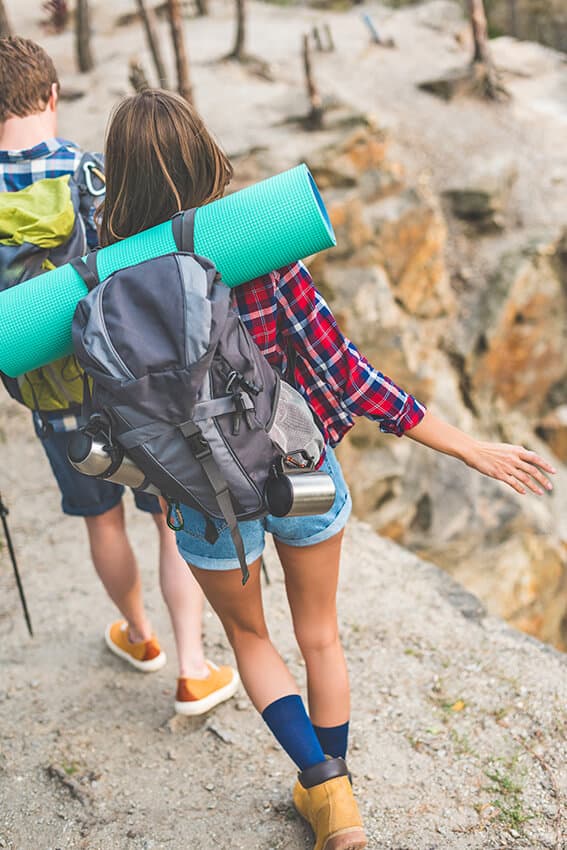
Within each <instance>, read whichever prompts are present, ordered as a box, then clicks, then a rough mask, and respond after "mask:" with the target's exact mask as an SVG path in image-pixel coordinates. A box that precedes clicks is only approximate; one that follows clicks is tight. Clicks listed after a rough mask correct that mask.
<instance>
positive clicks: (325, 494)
mask: <svg viewBox="0 0 567 850" xmlns="http://www.w3.org/2000/svg"><path fill="white" fill-rule="evenodd" d="M335 496H336V489H335V484H334V481H333V479H332V478H331V476H330V475H327V473H326V472H312V471H308V472H305V471H302V472H299V471H298V472H285V473H283V472H279V473H277V474H276V475H273V476H272V477H271V478H270V479H269V480H268V483H267V485H266V491H265V500H266V507H267V508H268V510H269V512H270V513H271V514H273V516H315V515H318V514H326V513H327V511H329V510H330V509H331V508H332V506H333V502H334V501H335Z"/></svg>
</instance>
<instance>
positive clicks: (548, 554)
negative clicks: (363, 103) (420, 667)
mask: <svg viewBox="0 0 567 850" xmlns="http://www.w3.org/2000/svg"><path fill="white" fill-rule="evenodd" d="M330 163H334V166H333V167H331V165H330ZM309 165H310V167H311V168H312V170H313V173H314V174H315V175H316V176H317V179H319V177H322V178H323V180H324V181H325V184H324V185H325V197H326V199H328V207H329V211H330V215H331V219H332V222H333V225H334V227H335V230H336V234H337V240H338V246H339V247H338V248H337V249H336V250H334V251H332V252H326V253H325V254H323V255H318V256H317V257H315V258H313V262H312V263H311V264H310V265H311V270H312V272H313V275H314V277H315V279H316V280H317V282H318V285H320V288H321V289H322V291H323V294H324V295H325V297H326V298H327V299H328V300H329V301H330V303H331V306H332V308H333V311H334V312H335V314H336V315H337V317H338V318H339V321H340V323H341V326H342V327H343V329H344V330H345V332H346V333H347V335H349V336H350V337H351V338H352V339H353V340H354V342H355V343H356V344H357V345H358V346H359V347H360V348H361V350H362V351H363V352H364V353H365V355H366V356H367V357H368V358H369V360H370V361H371V362H372V363H374V364H375V365H376V366H377V367H378V368H380V370H381V371H383V372H384V373H385V374H388V375H389V376H390V377H392V378H393V380H395V381H396V382H397V383H398V384H400V385H401V386H403V387H404V388H405V389H407V390H408V391H410V392H412V393H413V394H414V395H415V396H417V397H418V398H419V399H420V400H421V401H423V402H424V403H425V404H427V405H430V406H431V407H432V408H433V409H434V410H435V411H436V412H439V413H440V415H442V416H443V417H444V418H446V419H448V420H449V421H451V422H453V423H454V424H456V425H457V426H459V427H461V428H463V429H464V430H466V431H468V432H469V433H472V434H473V435H475V436H478V437H481V438H485V439H497V440H500V439H505V440H506V441H509V442H515V443H518V442H520V443H522V444H524V445H527V446H528V447H529V448H533V449H536V450H538V451H540V452H541V453H543V454H547V455H549V454H550V451H553V452H554V453H555V454H556V458H557V462H558V466H560V463H559V462H560V461H561V460H563V461H564V460H565V457H566V455H567V445H566V443H567V437H566V434H567V424H566V423H567V414H566V413H565V410H567V406H566V402H567V399H566V398H565V393H567V389H566V387H567V275H566V273H565V244H566V240H565V236H564V235H560V234H555V235H554V236H548V237H542V236H541V235H539V236H538V237H537V238H530V239H528V240H527V242H526V243H524V244H523V245H521V246H520V247H517V248H514V249H513V250H511V249H509V248H508V249H505V248H504V246H505V245H506V244H507V243H506V241H505V240H503V243H502V245H503V247H502V248H501V249H500V250H501V256H500V257H499V258H497V260H496V261H495V262H494V266H493V271H492V272H490V273H487V274H486V276H485V277H483V278H482V279H475V280H474V281H473V282H472V284H471V285H470V286H469V292H468V294H467V298H459V297H457V292H458V289H456V288H455V287H454V286H452V285H451V279H450V278H451V275H450V272H449V268H448V263H447V257H448V254H449V245H448V228H447V221H446V218H445V216H444V214H443V210H442V207H441V205H440V203H439V200H438V199H437V198H436V197H434V196H433V194H432V193H431V191H429V189H428V187H427V184H420V185H418V186H409V185H407V184H406V185H402V180H403V173H404V170H403V168H402V167H401V166H400V165H399V164H396V163H389V156H388V141H387V138H386V137H385V136H384V134H383V133H382V132H380V131H379V130H376V128H372V127H365V128H364V129H362V130H359V131H357V132H355V133H350V134H349V135H347V136H346V137H345V138H343V139H342V140H341V141H340V142H339V144H338V145H337V156H336V158H333V156H332V150H330V149H329V148H325V149H324V150H323V151H321V153H320V155H314V156H313V157H312V161H310V163H309ZM497 165H498V167H494V163H493V164H489V166H488V167H487V168H486V169H485V172H484V175H485V178H482V176H479V175H480V172H478V171H477V172H475V173H474V174H471V175H469V182H468V184H467V185H469V186H476V187H477V189H478V191H479V194H478V196H476V199H475V201H474V204H477V206H475V205H474V204H473V203H472V197H473V196H472V192H469V194H467V193H466V191H465V190H464V189H463V190H462V192H463V194H460V195H459V194H457V195H449V196H447V198H446V199H447V201H448V208H447V214H448V215H452V214H454V215H455V217H456V218H455V220H457V218H459V219H462V218H467V219H468V221H467V224H466V227H469V225H471V224H472V226H471V228H470V229H469V230H467V229H466V227H465V230H464V232H463V233H462V234H461V244H462V243H463V240H464V242H467V241H470V242H471V245H472V246H475V247H476V244H477V242H478V239H479V238H482V233H490V234H491V235H490V236H489V237H487V238H491V239H494V235H493V234H494V225H495V223H496V220H495V216H496V217H497V218H498V222H499V224H500V225H503V224H504V223H505V222H506V220H507V217H506V215H505V213H506V208H507V206H508V203H509V199H508V192H509V189H510V187H511V185H512V184H513V182H514V179H515V178H514V170H513V168H511V167H510V166H509V165H508V164H506V163H504V164H503V163H501V162H499V163H498V164H497ZM381 169H384V170H385V172H386V173H388V174H391V173H396V174H397V175H399V185H398V187H397V190H396V191H394V189H393V187H392V184H389V187H388V191H387V192H384V193H380V192H377V191H376V186H379V185H380V184H381V181H380V179H379V177H378V174H377V172H379V171H380V170H381ZM367 174H368V183H367ZM486 175H489V177H490V179H489V178H488V177H486ZM347 177H348V179H347ZM483 181H484V182H483ZM382 185H383V184H382ZM480 186H484V190H483V191H484V195H483V196H482V198H481V195H480V188H479V187H480ZM451 247H452V248H454V245H452V246H451ZM452 260H453V262H452V268H453V269H455V268H456V267H457V266H458V262H455V258H454V257H453V258H452ZM542 440H545V441H546V442H545V443H542V442H541V441H542ZM338 451H339V456H340V458H341V462H342V463H343V465H344V467H345V470H346V474H347V477H348V479H349V482H350V483H351V489H352V495H353V503H354V509H355V512H356V513H357V515H358V516H360V517H363V518H365V519H367V520H368V521H370V522H371V524H372V525H373V527H374V528H375V529H376V530H377V531H378V532H379V533H380V534H382V535H384V536H387V537H390V538H391V539H393V540H395V541H397V542H399V543H401V544H403V545H404V546H407V547H409V548H411V549H412V550H414V551H416V552H418V553H419V554H420V556H421V557H424V558H427V559H429V560H432V561H434V562H435V563H436V564H438V565H439V566H441V567H443V569H445V570H446V571H448V572H450V573H451V574H452V575H454V576H455V577H456V578H457V579H458V580H459V581H460V582H462V583H463V584H464V585H465V586H466V587H468V588H469V589H471V590H472V591H473V592H474V593H476V594H477V595H478V596H479V597H480V598H481V599H483V601H484V602H485V604H486V605H487V607H488V609H489V610H490V611H491V612H493V613H497V614H499V615H501V616H503V617H505V618H506V619H507V620H508V621H509V622H511V623H512V624H514V625H515V626H517V627H518V628H520V629H523V630H524V631H527V632H529V633H530V634H532V635H537V636H538V637H540V638H542V639H544V640H546V641H549V642H551V643H553V644H555V645H556V646H558V647H561V648H563V649H567V548H566V543H567V534H566V532H565V529H564V528H563V527H561V528H560V526H559V523H558V520H557V517H559V516H561V515H562V514H565V513H567V497H566V494H567V470H565V469H560V473H559V476H558V477H559V479H560V484H559V482H558V487H557V488H556V491H557V492H556V493H555V494H554V495H553V496H552V497H550V498H549V499H547V498H546V500H545V501H538V500H536V499H535V498H530V497H526V498H525V499H522V498H521V497H519V496H517V495H516V494H515V493H514V492H513V491H511V490H507V489H506V488H505V487H504V485H500V484H499V483H497V482H494V481H492V480H490V479H487V478H483V477H481V476H480V475H478V473H476V472H472V471H471V470H469V469H467V468H466V467H464V466H462V465H461V464H459V463H458V462H457V461H455V460H454V459H452V458H448V457H445V456H442V455H437V454H434V453H433V452H429V451H428V450H426V449H424V448H423V447H420V446H416V445H415V444H413V443H412V442H411V441H410V440H407V439H406V440H404V439H402V440H398V439H396V438H394V437H390V436H384V435H383V434H381V433H380V432H379V431H378V428H377V427H376V425H374V424H373V423H371V422H368V421H366V420H363V421H359V422H358V423H357V425H356V428H355V429H354V430H353V431H352V432H351V433H350V434H349V436H348V437H347V438H346V439H345V440H344V441H343V443H342V444H341V446H340V447H339V450H338ZM562 505H563V508H562Z"/></svg>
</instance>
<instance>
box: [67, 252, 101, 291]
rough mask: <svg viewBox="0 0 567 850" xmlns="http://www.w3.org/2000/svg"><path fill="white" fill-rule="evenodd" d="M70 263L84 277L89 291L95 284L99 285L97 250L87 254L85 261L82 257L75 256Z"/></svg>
mask: <svg viewBox="0 0 567 850" xmlns="http://www.w3.org/2000/svg"><path fill="white" fill-rule="evenodd" d="M69 265H70V266H71V267H72V268H74V269H75V271H76V272H77V274H78V275H80V276H81V277H82V279H83V281H84V283H85V286H86V287H87V289H88V290H89V292H90V291H91V290H92V289H94V288H95V286H98V285H99V283H100V278H99V276H98V272H97V269H96V252H94V251H93V253H92V254H87V256H86V258H85V260H84V261H83V260H82V259H81V258H80V257H75V259H74V260H69Z"/></svg>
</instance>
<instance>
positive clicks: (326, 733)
mask: <svg viewBox="0 0 567 850" xmlns="http://www.w3.org/2000/svg"><path fill="white" fill-rule="evenodd" d="M313 728H314V729H315V734H316V735H317V737H318V738H319V743H320V744H321V748H322V750H323V752H324V753H325V755H326V756H332V758H334V759H336V758H338V757H339V756H340V757H341V758H343V759H344V758H346V753H347V747H348V720H347V722H346V723H342V724H341V725H340V726H313Z"/></svg>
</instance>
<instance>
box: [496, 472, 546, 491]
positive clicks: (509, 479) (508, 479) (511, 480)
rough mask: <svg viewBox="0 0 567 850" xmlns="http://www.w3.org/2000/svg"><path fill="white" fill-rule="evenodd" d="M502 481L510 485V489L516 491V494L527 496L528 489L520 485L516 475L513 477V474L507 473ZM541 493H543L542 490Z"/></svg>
mask: <svg viewBox="0 0 567 850" xmlns="http://www.w3.org/2000/svg"><path fill="white" fill-rule="evenodd" d="M501 480H502V481H504V482H505V483H506V484H509V485H510V487H511V488H512V489H513V490H515V491H516V493H519V494H520V496H525V495H526V488H525V487H523V486H522V485H521V484H520V482H519V481H518V479H517V478H516V476H515V475H512V474H511V473H506V474H505V475H503V476H502V478H501ZM536 492H537V491H536ZM539 492H540V493H541V492H542V491H541V490H540V491H539Z"/></svg>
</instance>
